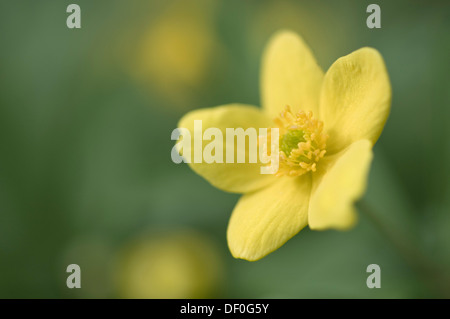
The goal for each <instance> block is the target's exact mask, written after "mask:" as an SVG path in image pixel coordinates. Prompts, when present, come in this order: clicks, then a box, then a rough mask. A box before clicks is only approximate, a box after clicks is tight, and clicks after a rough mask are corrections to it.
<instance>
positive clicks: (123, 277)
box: [114, 230, 223, 299]
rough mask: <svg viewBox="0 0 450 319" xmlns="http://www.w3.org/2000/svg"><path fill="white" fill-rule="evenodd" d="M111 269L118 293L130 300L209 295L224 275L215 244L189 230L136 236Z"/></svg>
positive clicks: (214, 291)
mask: <svg viewBox="0 0 450 319" xmlns="http://www.w3.org/2000/svg"><path fill="white" fill-rule="evenodd" d="M114 268H115V270H114V274H115V279H116V286H117V287H116V288H117V291H118V296H119V297H123V298H132V299H144V298H145V299H146V298H149V299H159V298H166V299H167V298H168V299H178V298H182V299H192V298H211V297H214V294H215V293H217V290H218V288H220V287H219V286H220V285H221V282H222V277H223V266H222V260H221V258H220V256H219V255H218V254H217V253H216V247H215V245H214V243H213V242H212V241H211V240H210V238H208V237H207V236H205V235H203V234H202V233H198V232H194V231H191V230H183V231H178V232H177V233H172V232H170V233H161V232H159V233H155V232H153V233H152V234H151V235H142V236H139V237H137V238H135V239H134V240H133V241H131V242H129V243H128V244H127V245H125V246H124V248H123V249H122V250H121V251H120V252H119V254H118V257H117V262H116V264H115V267H114Z"/></svg>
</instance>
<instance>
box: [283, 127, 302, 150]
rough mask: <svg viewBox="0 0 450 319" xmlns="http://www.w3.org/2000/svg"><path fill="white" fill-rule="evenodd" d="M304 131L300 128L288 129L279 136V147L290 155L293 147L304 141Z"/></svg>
mask: <svg viewBox="0 0 450 319" xmlns="http://www.w3.org/2000/svg"><path fill="white" fill-rule="evenodd" d="M304 135H305V132H303V131H302V130H290V131H288V132H287V133H286V134H284V135H283V136H282V137H281V138H280V149H281V150H282V151H283V152H284V154H286V156H289V155H291V152H292V150H293V149H296V148H298V143H301V142H306V140H305V138H304Z"/></svg>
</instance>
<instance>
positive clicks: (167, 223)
mask: <svg viewBox="0 0 450 319" xmlns="http://www.w3.org/2000/svg"><path fill="white" fill-rule="evenodd" d="M74 2H76V3H77V4H79V5H80V7H81V17H82V18H81V19H82V28H81V29H79V30H77V29H73V30H70V29H68V28H67V27H66V18H67V16H68V13H66V8H67V6H68V5H69V4H71V3H74ZM370 3H377V4H379V5H380V7H381V21H382V22H381V23H382V28H381V29H368V28H367V27H366V18H367V16H368V13H366V8H367V5H368V4H370ZM280 28H289V29H292V30H294V31H296V32H298V33H300V34H301V35H302V36H303V37H304V39H305V40H306V41H307V43H308V44H309V45H310V47H311V48H312V50H313V52H314V53H315V55H316V57H317V60H318V62H319V64H320V65H321V66H322V68H323V69H324V70H326V69H328V67H329V66H330V65H331V64H332V62H334V61H335V60H336V59H337V58H339V57H341V56H343V55H346V54H348V53H350V52H352V51H354V50H356V49H358V48H360V47H363V46H372V47H375V48H377V49H378V50H379V51H380V52H381V53H382V55H383V56H384V59H385V62H386V64H387V68H388V71H389V74H390V77H391V82H392V87H393V100H392V111H391V115H390V118H389V120H388V122H387V125H386V127H385V130H384V132H383V134H382V135H381V138H380V140H379V142H378V143H377V145H376V146H375V149H374V153H375V157H374V161H373V164H372V169H371V173H370V179H369V186H368V191H367V193H366V194H365V196H364V202H365V205H366V206H370V207H371V208H370V210H365V211H361V213H360V221H359V223H358V225H357V226H356V227H355V228H354V229H352V230H351V231H348V232H339V231H325V232H313V231H310V230H308V229H304V230H302V231H301V232H300V233H299V234H298V235H297V236H295V237H294V238H293V239H292V240H290V241H288V243H287V244H286V245H284V246H283V247H282V248H281V249H279V250H277V251H276V252H274V253H273V254H270V255H269V256H267V257H266V258H264V259H262V260H261V261H258V262H254V263H250V262H246V261H242V260H236V259H233V258H232V256H231V254H230V253H229V251H228V248H227V243H226V228H227V223H228V219H229V217H230V214H231V211H232V209H233V207H234V205H235V203H236V201H237V199H238V197H239V196H238V195H232V194H227V193H224V192H222V191H220V190H218V189H215V188H214V187H212V186H210V185H209V184H208V183H207V182H206V181H205V180H203V179H202V178H201V177H199V176H197V175H196V174H195V173H194V172H193V171H191V170H190V169H189V167H188V166H187V165H176V164H174V163H173V162H172V161H171V159H170V151H171V148H172V146H173V144H174V143H173V141H171V139H170V134H171V132H172V130H173V129H174V128H175V127H176V125H177V121H178V120H179V118H180V117H181V116H182V115H183V114H185V113H186V112H187V111H189V110H192V109H196V108H201V107H210V106H215V105H221V104H226V103H231V102H240V103H248V104H254V105H259V67H260V59H261V55H262V52H263V48H264V45H265V43H266V41H267V40H268V38H269V37H270V35H271V34H272V33H273V32H275V31H276V30H278V29H280ZM449 33H450V6H449V4H448V1H441V2H439V1H427V2H425V1H395V2H394V1H381V0H377V1H370V2H369V1H331V0H330V1H320V2H319V1H259V0H249V1H238V0H227V1H225V0H223V1H208V0H204V1H195V0H192V1H191V0H179V1H146V0H140V1H138V0H133V1H118V0H116V1H88V0H77V1H70V0H64V1H54V0H41V1H32V0H14V1H13V0H5V1H1V3H0V40H1V45H0V88H1V89H0V92H1V93H0V297H1V298H122V297H125V298H128V297H130V298H141V297H143V298H197V297H206V298H209V297H211V298H217V297H219V298H433V297H438V298H441V297H447V298H448V297H449V296H450V280H449V278H450V234H449V232H450V211H449V208H450V188H449V177H450V172H449V162H450V161H449V160H450V142H449V139H450V129H449V127H450V126H449V124H448V121H449V119H450V117H449V115H450V114H449V113H450V112H449V107H450V103H449V102H450V90H449V89H450V88H449V83H450V81H449V74H450V73H449V71H450V67H449V66H450V64H449V61H448V57H449V53H450V50H449V49H450V47H449V41H448V40H449ZM71 263H75V264H78V265H80V267H81V282H82V288H81V289H68V288H67V287H66V278H67V276H68V275H69V274H67V273H66V267H67V265H69V264H71ZM372 263H375V264H378V265H380V267H381V285H382V286H381V289H368V288H367V286H366V278H367V276H368V274H367V273H366V267H367V266H368V265H369V264H372Z"/></svg>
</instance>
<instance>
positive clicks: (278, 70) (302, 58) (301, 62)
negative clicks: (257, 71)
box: [261, 31, 323, 118]
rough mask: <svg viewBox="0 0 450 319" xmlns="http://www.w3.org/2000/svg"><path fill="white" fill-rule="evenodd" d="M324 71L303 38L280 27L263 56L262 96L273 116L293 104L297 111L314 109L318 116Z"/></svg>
mask: <svg viewBox="0 0 450 319" xmlns="http://www.w3.org/2000/svg"><path fill="white" fill-rule="evenodd" d="M322 80H323V71H322V70H321V68H320V67H319V66H318V65H317V62H316V60H315V58H314V55H313V54H312V52H311V50H310V49H309V47H308V46H307V45H306V44H305V42H303V39H302V38H301V37H300V36H298V35H297V34H296V33H294V32H291V31H280V32H278V33H277V34H275V35H274V36H273V38H272V40H271V41H270V42H269V44H268V46H267V48H266V50H265V53H264V57H263V63H262V76H261V95H262V96H261V98H262V105H263V108H264V110H265V111H266V112H267V113H268V114H269V116H270V117H271V118H275V117H278V116H279V115H280V112H281V111H282V110H283V109H284V108H285V107H286V105H289V106H290V107H291V108H292V110H293V111H295V112H297V111H298V110H300V109H301V110H303V111H312V112H313V113H314V115H315V116H318V114H319V113H318V110H319V96H320V88H321V85H322Z"/></svg>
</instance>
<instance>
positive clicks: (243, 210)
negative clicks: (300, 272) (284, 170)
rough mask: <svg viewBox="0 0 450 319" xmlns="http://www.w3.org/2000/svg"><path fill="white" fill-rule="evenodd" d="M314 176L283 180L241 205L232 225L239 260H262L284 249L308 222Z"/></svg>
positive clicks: (230, 230)
mask: <svg viewBox="0 0 450 319" xmlns="http://www.w3.org/2000/svg"><path fill="white" fill-rule="evenodd" d="M310 191H311V177H310V175H305V176H302V177H279V178H278V180H277V182H276V183H274V184H272V185H270V186H269V187H266V188H264V189H262V190H260V191H257V192H254V193H250V194H246V195H244V196H242V197H241V199H240V200H239V202H238V203H237V205H236V207H235V209H234V211H233V214H232V216H231V219H230V223H229V225H228V231H227V237H228V246H229V248H230V251H231V253H232V254H233V256H234V257H235V258H242V259H247V260H250V261H255V260H258V259H260V258H262V257H264V256H266V255H267V254H269V253H271V252H273V251H274V250H276V249H278V248H279V247H281V246H282V245H283V244H284V243H285V242H286V241H288V240H289V239H290V238H291V237H292V236H294V235H295V234H297V233H298V232H299V231H300V230H301V229H302V228H303V227H305V226H306V225H307V223H308V202H309V195H310Z"/></svg>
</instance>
